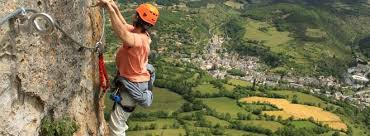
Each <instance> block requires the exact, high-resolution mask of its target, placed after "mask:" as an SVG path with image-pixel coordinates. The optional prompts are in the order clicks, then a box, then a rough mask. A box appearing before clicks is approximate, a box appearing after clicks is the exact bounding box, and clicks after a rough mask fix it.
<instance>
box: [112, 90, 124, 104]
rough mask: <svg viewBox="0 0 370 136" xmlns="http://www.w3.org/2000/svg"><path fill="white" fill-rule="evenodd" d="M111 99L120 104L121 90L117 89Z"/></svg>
mask: <svg viewBox="0 0 370 136" xmlns="http://www.w3.org/2000/svg"><path fill="white" fill-rule="evenodd" d="M110 99H111V100H113V101H114V102H115V103H120V102H121V100H122V97H121V95H120V94H119V88H117V89H116V90H115V91H114V92H113V93H112V94H111V95H110Z"/></svg>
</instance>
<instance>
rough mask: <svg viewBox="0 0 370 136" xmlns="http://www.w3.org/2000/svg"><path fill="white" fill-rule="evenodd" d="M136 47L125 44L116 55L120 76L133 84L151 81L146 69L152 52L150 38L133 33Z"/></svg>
mask: <svg viewBox="0 0 370 136" xmlns="http://www.w3.org/2000/svg"><path fill="white" fill-rule="evenodd" d="M132 35H133V36H134V40H135V42H134V44H135V45H134V46H127V45H125V44H126V43H124V45H123V46H121V47H120V48H119V49H118V52H117V54H116V66H117V69H118V71H119V73H120V76H122V77H124V78H126V79H128V80H130V81H131V82H146V81H149V80H150V74H149V72H148V71H147V69H146V65H147V64H148V56H149V51H150V46H149V44H150V38H149V36H147V35H143V34H137V33H132Z"/></svg>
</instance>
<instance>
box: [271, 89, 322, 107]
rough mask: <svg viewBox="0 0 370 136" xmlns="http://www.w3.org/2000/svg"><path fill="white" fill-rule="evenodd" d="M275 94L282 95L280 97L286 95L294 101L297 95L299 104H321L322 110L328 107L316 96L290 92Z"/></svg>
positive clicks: (277, 92) (284, 91)
mask: <svg viewBox="0 0 370 136" xmlns="http://www.w3.org/2000/svg"><path fill="white" fill-rule="evenodd" d="M272 92H273V93H276V94H280V95H285V96H288V100H290V101H292V100H293V96H294V95H297V99H298V102H299V103H314V104H316V105H317V104H320V105H321V108H325V107H327V106H328V104H326V102H325V101H323V100H321V99H320V98H317V97H315V96H312V95H309V94H305V93H302V92H297V91H288V90H283V91H272Z"/></svg>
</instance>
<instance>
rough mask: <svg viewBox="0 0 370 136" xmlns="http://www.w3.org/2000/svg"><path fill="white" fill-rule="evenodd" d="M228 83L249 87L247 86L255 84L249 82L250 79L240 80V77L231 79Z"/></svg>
mask: <svg viewBox="0 0 370 136" xmlns="http://www.w3.org/2000/svg"><path fill="white" fill-rule="evenodd" d="M227 83H228V84H230V85H234V86H238V85H239V86H242V87H247V86H253V84H252V83H250V82H248V81H244V80H239V79H230V80H229V81H228V82H227Z"/></svg>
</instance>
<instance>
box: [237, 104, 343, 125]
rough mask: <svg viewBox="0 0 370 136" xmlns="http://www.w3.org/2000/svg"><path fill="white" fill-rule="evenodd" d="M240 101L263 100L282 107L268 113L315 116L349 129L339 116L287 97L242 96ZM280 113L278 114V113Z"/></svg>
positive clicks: (303, 116) (316, 118) (320, 120)
mask: <svg viewBox="0 0 370 136" xmlns="http://www.w3.org/2000/svg"><path fill="white" fill-rule="evenodd" d="M240 101H242V102H247V103H253V102H263V103H270V104H273V105H275V106H276V107H278V108H279V109H282V111H279V113H278V112H277V111H271V112H270V111H264V112H263V113H266V114H268V115H275V116H278V115H280V114H283V113H284V112H285V113H286V115H289V114H290V116H293V117H294V118H298V119H309V118H311V117H312V118H313V119H314V120H315V121H319V122H321V123H323V124H328V125H329V127H331V128H333V129H336V130H341V129H344V130H347V125H346V124H344V123H343V121H342V120H341V119H340V118H339V116H337V115H335V114H333V113H331V112H328V111H324V110H323V109H321V108H317V107H314V106H307V105H301V104H292V103H290V102H289V101H288V100H286V99H274V98H265V97H247V98H242V99H241V100H240ZM276 113H278V114H276ZM283 118H284V117H283Z"/></svg>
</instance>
